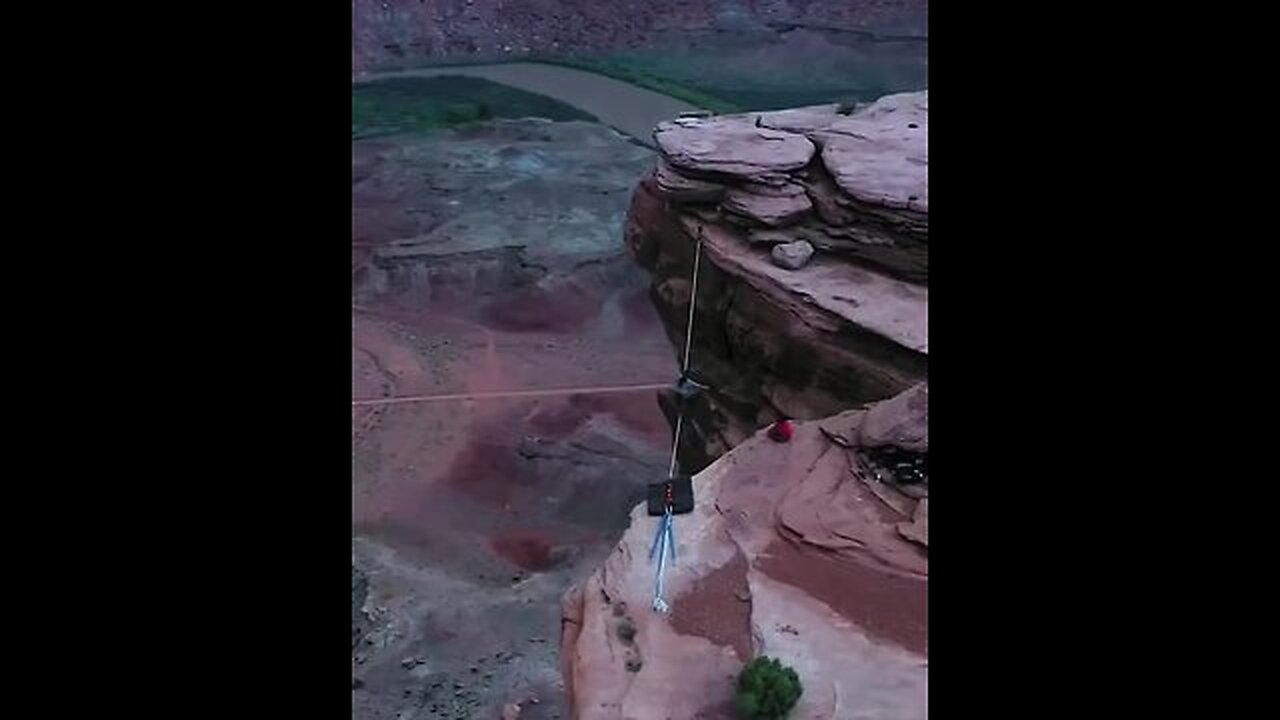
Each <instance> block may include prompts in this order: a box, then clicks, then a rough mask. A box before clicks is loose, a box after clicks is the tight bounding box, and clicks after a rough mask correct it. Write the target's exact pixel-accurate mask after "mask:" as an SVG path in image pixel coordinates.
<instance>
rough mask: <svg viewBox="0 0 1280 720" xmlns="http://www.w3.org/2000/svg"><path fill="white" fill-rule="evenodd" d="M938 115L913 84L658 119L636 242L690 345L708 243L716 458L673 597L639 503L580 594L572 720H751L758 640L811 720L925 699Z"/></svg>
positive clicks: (575, 612)
mask: <svg viewBox="0 0 1280 720" xmlns="http://www.w3.org/2000/svg"><path fill="white" fill-rule="evenodd" d="M927 131H928V95H927V93H914V94H906V95H897V96H890V97H886V98H883V99H882V100H880V101H879V102H877V103H875V104H873V105H871V106H869V107H867V108H863V109H861V110H859V111H857V112H845V111H843V109H841V108H837V107H824V108H804V109H799V110H789V111H783V112H776V113H765V114H762V115H759V116H756V115H742V116H731V117H716V118H702V119H681V120H678V121H674V122H671V123H666V124H663V125H661V126H659V128H658V129H657V131H656V132H655V140H656V142H657V145H658V146H659V148H660V150H661V157H660V159H659V161H658V163H657V167H656V168H655V170H654V171H653V173H652V174H651V175H650V176H649V177H648V178H646V179H645V180H644V181H643V182H642V183H641V185H640V187H639V188H638V189H637V190H636V193H635V196H634V200H633V204H632V208H631V213H630V217H629V221H628V225H627V243H628V246H629V247H630V249H631V251H632V253H633V255H634V256H635V258H636V259H637V261H638V262H639V263H640V264H641V265H643V266H644V267H645V268H647V269H648V270H649V271H650V272H651V273H652V275H653V293H652V294H653V298H654V301H655V303H656V304H657V306H658V308H659V310H660V312H661V314H662V316H663V318H664V321H665V323H666V325H667V330H668V333H669V334H670V335H671V338H672V342H673V345H674V346H675V347H677V348H682V347H683V339H684V329H685V315H686V313H687V311H688V307H689V305H688V303H689V302H690V296H691V286H690V282H689V277H690V275H689V273H690V269H691V264H692V258H693V253H694V248H695V247H696V244H697V242H698V241H699V239H701V242H702V243H703V252H704V255H703V263H702V272H701V273H700V275H699V278H700V282H699V286H698V297H697V306H696V310H697V312H696V325H695V333H694V361H693V366H694V369H695V372H696V373H697V375H698V376H699V377H700V378H701V379H703V380H705V381H707V382H709V383H710V384H711V385H712V386H713V387H712V391H711V392H709V393H705V394H703V395H702V396H701V397H700V400H699V402H698V404H697V405H696V406H695V407H694V408H693V410H692V412H691V420H692V426H693V428H692V432H691V434H689V435H686V437H685V440H686V443H685V445H686V448H687V452H686V453H685V454H684V455H682V459H683V463H684V466H685V467H686V468H691V467H692V468H693V469H697V468H699V467H702V465H703V464H705V463H706V462H708V461H713V462H711V464H710V465H709V466H707V467H705V469H702V471H701V472H699V473H698V474H697V475H696V477H695V478H694V487H695V494H696V496H697V506H696V508H695V510H694V511H693V512H692V513H690V514H687V515H681V516H678V517H677V519H676V531H675V536H676V544H677V548H678V552H677V557H678V562H677V563H676V565H675V566H673V567H672V568H670V570H669V572H668V574H667V580H666V583H667V585H666V588H667V589H666V599H667V601H668V602H669V603H670V605H671V613H670V614H669V615H661V614H658V613H656V612H655V611H654V610H653V609H652V608H651V602H652V598H653V593H654V584H655V575H654V572H655V566H654V564H653V563H651V562H650V561H649V548H650V542H651V540H652V538H653V535H654V532H655V530H656V519H655V518H651V517H648V516H647V515H646V514H645V509H644V507H643V506H641V507H637V508H636V509H635V510H634V511H633V513H632V517H631V527H630V529H628V530H627V532H626V534H625V535H624V536H623V539H622V541H621V542H620V543H619V544H618V547H617V548H616V550H615V551H614V553H613V554H612V555H611V556H610V557H609V559H608V560H607V561H606V563H605V564H604V566H603V567H601V568H600V569H599V570H597V571H596V572H595V573H594V574H592V575H591V576H590V577H589V578H588V579H587V580H586V581H585V582H583V583H581V584H580V585H578V586H577V587H576V588H575V589H573V590H572V591H570V592H569V593H568V594H567V595H566V597H565V604H564V621H563V632H562V638H561V642H562V662H563V670H564V676H565V682H566V687H567V689H568V692H569V696H570V697H569V699H570V704H571V708H572V710H573V713H574V715H573V716H574V717H575V718H578V719H579V720H663V719H666V718H679V719H681V720H687V719H694V718H708V719H709V718H725V719H730V718H733V717H734V714H733V694H734V685H733V683H734V678H735V676H736V675H737V673H738V672H739V670H740V669H741V668H742V666H743V664H744V663H746V662H747V661H749V660H750V659H751V658H752V657H754V656H757V655H769V656H772V657H776V658H779V659H780V660H782V661H783V662H784V663H786V664H787V665H790V666H792V667H794V668H795V670H796V671H797V673H798V675H799V677H800V679H801V682H802V683H803V686H804V694H803V695H802V697H801V700H800V702H799V704H798V705H797V707H796V708H795V709H794V710H793V711H792V713H791V714H790V715H789V717H790V718H792V720H819V719H821V720H843V719H846V718H854V717H883V718H895V719H896V720H913V719H915V718H920V719H923V718H926V717H927V715H928V712H927V704H926V685H927V679H928V678H927V676H928V574H929V561H928V542H929V535H928V478H927V457H928V445H929V440H928V386H927V384H926V382H925V379H926V374H927V360H928V322H927V310H928V290H927V287H926V285H925V283H927V280H928V174H927V173H928V145H927ZM805 243H808V245H805ZM779 415H785V416H787V417H791V418H798V419H800V420H801V421H800V422H798V423H797V424H796V431H795V434H794V436H793V437H792V438H791V440H790V441H789V442H785V443H778V442H774V441H772V440H770V439H768V438H767V437H766V433H765V432H764V430H763V429H762V428H763V427H764V426H765V425H766V424H768V423H770V422H772V421H773V420H774V419H775V418H777V417H778V416H779ZM717 458H718V459H717ZM904 467H905V468H907V469H906V470H903V468H904ZM911 468H915V469H916V470H917V471H919V470H920V469H923V474H920V473H916V474H913V470H912V469H911Z"/></svg>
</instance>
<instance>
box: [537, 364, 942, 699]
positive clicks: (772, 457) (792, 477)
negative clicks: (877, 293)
mask: <svg viewBox="0 0 1280 720" xmlns="http://www.w3.org/2000/svg"><path fill="white" fill-rule="evenodd" d="M886 448H893V449H895V450H897V451H899V452H911V453H927V452H928V389H927V386H924V385H919V386H916V387H913V388H911V389H910V390H908V391H907V392H905V393H903V394H902V395H900V396H898V397H897V398H895V399H894V400H893V401H890V402H884V403H879V404H876V405H874V406H872V407H871V408H870V409H867V410H850V411H846V412H842V413H838V414H836V415H834V416H832V417H829V418H825V419H823V420H817V421H809V422H800V423H797V424H796V431H795V434H794V435H793V437H792V439H791V441H790V442H788V443H785V444H783V443H777V442H774V441H772V440H769V439H767V437H766V434H765V433H764V432H760V433H757V434H756V435H754V436H753V437H751V438H750V439H748V440H747V441H745V442H743V443H742V444H740V445H739V446H737V447H735V448H734V449H733V450H731V451H730V452H729V453H727V454H726V455H724V456H723V457H721V458H720V459H719V460H717V461H716V462H715V463H713V464H712V465H711V466H710V467H708V468H707V469H706V470H704V471H703V472H701V473H700V474H698V475H697V477H696V478H695V479H694V485H695V488H696V491H697V493H698V505H697V507H696V509H695V510H694V512H693V513H691V514H688V515H682V516H679V517H678V518H677V521H676V522H677V525H676V539H677V543H678V562H677V564H676V565H674V566H673V567H671V568H670V569H669V571H668V574H667V578H666V588H667V592H666V598H667V600H668V601H669V602H670V603H671V607H672V611H671V614H670V615H659V614H657V613H655V612H654V611H653V610H651V609H650V603H651V600H652V597H653V591H654V580H655V576H654V565H653V564H652V563H650V562H649V561H648V551H649V546H650V542H651V540H652V537H653V533H654V531H655V527H656V522H655V520H654V519H653V518H649V517H647V516H646V515H645V511H644V508H643V506H640V507H637V508H636V510H635V511H634V512H633V513H632V518H631V528H630V529H629V530H628V531H627V532H626V534H625V535H624V536H623V538H622V541H621V542H620V543H619V545H618V547H617V549H616V550H615V551H614V553H613V554H612V555H611V556H610V557H609V559H608V560H607V561H606V563H605V564H604V566H603V567H601V568H600V569H599V570H598V571H596V572H595V573H594V574H593V575H591V576H590V577H589V578H588V579H587V580H586V581H585V582H584V583H582V584H581V585H579V586H578V587H576V588H575V590H573V591H571V592H570V593H569V594H568V595H567V596H566V598H565V605H564V621H563V630H562V638H561V641H562V655H561V657H562V662H563V669H564V675H565V681H566V687H567V689H568V692H569V699H570V707H571V708H572V710H573V717H574V718H577V720H623V719H636V720H641V719H644V720H648V719H658V718H689V719H694V718H726V719H728V718H732V717H733V713H732V699H733V682H734V678H735V677H736V675H737V673H738V671H739V670H740V669H741V667H742V666H743V665H744V664H745V663H746V662H747V661H748V660H750V659H751V658H752V657H754V656H756V655H768V656H771V657H776V658H778V659H780V660H781V661H782V662H783V663H785V664H787V665H790V666H792V667H794V668H795V670H796V672H797V673H798V674H799V677H800V680H801V682H802V684H803V686H804V694H803V696H802V697H801V699H800V702H799V704H798V705H797V706H796V708H795V709H794V710H793V711H792V713H791V714H790V715H789V717H790V718H791V720H819V719H822V720H835V719H843V718H853V717H881V718H894V719H895V720H912V719H914V718H921V719H923V718H925V717H927V707H926V685H927V676H928V624H927V613H928V595H927V584H928V583H927V581H928V572H929V568H928V554H927V542H923V543H922V542H921V541H920V539H921V537H924V538H927V532H928V530H927V524H928V518H927V502H928V500H927V492H928V486H927V481H926V482H925V483H924V484H923V486H921V485H919V484H916V485H913V486H912V487H913V493H912V495H908V494H906V493H904V492H903V490H906V489H907V488H906V487H900V486H897V485H896V484H895V483H894V482H893V481H892V480H886V481H882V480H880V479H878V478H882V477H889V474H887V473H883V472H882V471H881V469H879V468H877V467H876V463H875V460H874V457H875V452H877V451H882V450H884V449H886ZM913 495H914V496H915V497H913ZM920 496H923V499H919V497H920Z"/></svg>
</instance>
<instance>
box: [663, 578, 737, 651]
mask: <svg viewBox="0 0 1280 720" xmlns="http://www.w3.org/2000/svg"><path fill="white" fill-rule="evenodd" d="M744 598H745V599H744ZM671 627H672V628H673V629H674V630H675V631H676V632H678V633H680V634H681V635H697V636H699V637H704V638H706V639H708V640H710V641H711V642H713V643H715V644H717V645H725V646H728V647H731V648H733V650H734V652H736V653H737V654H738V658H739V659H741V660H742V662H744V663H746V662H749V661H750V660H751V654H752V653H751V645H752V643H751V597H750V593H749V591H748V589H747V559H746V558H745V557H744V556H743V555H742V553H738V554H736V555H734V557H733V560H730V561H729V562H727V563H725V564H724V565H723V566H721V567H719V568H717V569H715V570H713V571H712V572H710V573H708V574H707V575H705V576H703V577H701V578H699V579H698V581H697V582H696V583H695V584H694V586H693V588H692V589H691V590H690V591H689V592H687V593H685V594H684V595H682V596H681V597H680V602H678V603H675V605H674V606H673V608H672V614H671Z"/></svg>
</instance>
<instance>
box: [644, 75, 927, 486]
mask: <svg viewBox="0 0 1280 720" xmlns="http://www.w3.org/2000/svg"><path fill="white" fill-rule="evenodd" d="M928 110H929V104H928V93H927V91H926V92H919V93H906V94H900V95H891V96H887V97H885V98H882V99H880V100H879V101H877V102H876V103H874V104H871V105H869V106H867V107H864V108H861V109H859V110H857V111H856V112H854V111H852V109H850V108H842V107H840V106H836V105H831V106H821V107H810V108H798V109H793V110H784V111H777V112H767V113H760V114H747V115H732V116H719V117H710V118H681V119H678V120H674V121H672V122H668V123H663V124H662V125H659V126H658V128H657V130H656V131H655V132H654V140H655V142H656V144H657V146H658V147H659V149H660V158H659V159H658V161H657V164H656V167H655V169H654V171H653V172H652V173H651V174H650V175H649V176H648V177H647V178H646V179H645V180H643V181H642V182H641V183H640V185H639V187H638V188H637V189H636V191H635V194H634V196H633V199H632V204H631V211H630V214H629V217H628V223H627V230H626V240H627V244H628V247H629V248H630V250H631V253H632V255H633V257H634V258H635V259H636V261H637V262H638V263H639V264H640V265H641V266H643V267H644V268H646V269H647V270H649V272H650V273H651V274H652V277H653V286H652V297H653V300H654V302H655V304H656V305H657V306H658V309H659V313H660V314H661V315H662V316H663V319H664V322H665V324H666V328H667V331H668V334H669V336H670V337H671V339H672V343H673V345H674V346H675V347H676V348H682V347H683V345H684V334H685V324H686V320H685V318H686V316H687V313H688V303H689V300H690V289H691V285H690V273H691V269H692V264H693V256H694V252H695V248H696V246H697V243H698V241H699V240H701V241H702V243H703V253H704V258H703V259H704V262H703V263H702V272H701V274H700V278H699V287H698V299H697V307H696V313H695V329H694V337H693V370H694V374H695V376H697V377H699V378H700V379H701V380H703V381H705V382H707V383H709V384H710V385H711V387H712V390H711V392H709V393H706V394H704V395H703V396H701V397H700V398H699V399H698V400H697V401H696V402H695V404H694V405H693V406H692V408H691V412H690V423H689V426H690V430H689V433H690V434H689V435H687V436H686V437H685V442H684V447H683V448H682V455H681V460H682V464H683V466H684V467H686V468H689V469H693V470H697V469H699V468H701V467H704V466H705V465H706V464H707V462H709V461H710V460H712V459H714V458H715V457H717V456H719V455H720V454H721V453H723V452H724V451H725V450H727V449H728V448H731V447H733V446H734V445H736V444H738V443H739V442H741V441H742V440H743V439H745V438H746V437H748V436H750V435H751V434H752V433H753V432H755V431H756V430H757V429H758V428H760V427H762V426H764V425H766V424H768V423H770V422H773V421H774V420H776V419H778V418H779V417H790V418H796V419H802V420H805V419H817V418H822V417H826V416H829V415H832V414H835V413H838V412H840V411H843V410H847V409H849V408H852V407H856V406H858V405H860V404H863V403H867V402H871V401H875V400H881V399H884V398H887V397H890V396H892V395H894V394H896V393H898V392H901V391H902V390H904V389H906V388H907V387H910V386H911V385H913V384H914V383H917V382H920V381H922V380H924V379H925V378H926V377H927V369H928V351H929V343H928V312H927V308H928V288H927V282H928V234H929V215H928V211H929V190H928V162H929V160H928V158H929V156H928V142H927V137H928ZM800 241H805V242H808V243H809V244H810V245H811V246H812V247H813V248H814V249H815V251H816V252H815V254H814V256H813V257H812V259H811V260H809V261H807V262H806V263H788V264H787V266H786V267H779V266H778V265H776V264H775V263H774V262H773V261H772V260H771V257H770V252H771V249H772V248H774V247H775V246H777V245H781V244H787V243H796V242H800ZM793 265H794V266H795V267H794V269H792V266H793ZM663 403H664V408H665V409H666V411H667V412H668V414H669V415H672V414H673V402H672V399H671V398H670V397H665V398H664V399H663Z"/></svg>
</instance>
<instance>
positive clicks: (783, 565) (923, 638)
mask: <svg viewBox="0 0 1280 720" xmlns="http://www.w3.org/2000/svg"><path fill="white" fill-rule="evenodd" d="M868 562H869V561H868ZM815 564H816V565H817V569H816V570H815ZM756 568H757V569H758V570H760V571H761V572H763V573H764V574H766V575H768V576H769V577H771V578H773V579H775V580H778V581H780V582H785V583H788V584H790V585H795V586H796V587H800V588H804V590H805V592H807V593H809V594H810V595H813V596H814V597H816V598H818V599H819V600H821V601H822V602H824V603H826V604H827V605H829V606H831V608H832V609H833V610H835V611H836V612H838V613H840V614H841V615H843V616H845V617H847V618H849V619H850V620H852V621H853V622H854V623H856V624H857V625H858V626H859V627H861V628H863V629H865V630H866V631H867V632H868V633H869V634H870V635H872V636H873V637H881V638H885V639H888V640H892V641H893V642H896V643H898V644H899V645H901V646H902V647H904V648H906V649H908V650H910V651H912V652H917V653H920V654H921V655H924V656H926V657H927V656H928V655H929V584H928V581H927V580H923V579H915V578H911V577H906V576H904V575H901V574H897V573H889V572H884V571H882V570H878V569H876V568H873V567H871V566H869V565H864V564H862V563H860V562H849V561H848V560H839V561H838V560H836V559H835V558H832V559H830V560H829V561H826V562H824V561H823V559H822V558H821V557H820V556H819V557H815V553H813V552H812V551H810V552H805V553H801V552H800V551H799V550H798V549H797V548H796V547H795V546H794V545H792V544H791V543H790V542H787V541H786V540H782V539H779V540H776V541H774V542H773V543H772V544H771V545H770V546H769V548H768V550H767V551H766V552H764V553H762V554H761V556H760V558H758V559H757V560H756Z"/></svg>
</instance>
